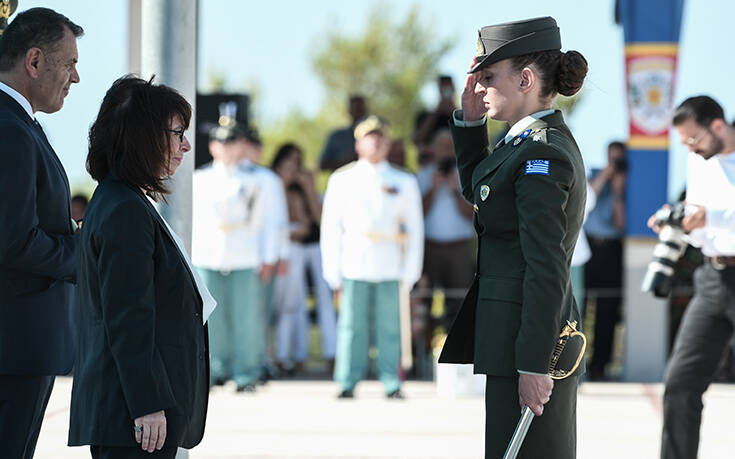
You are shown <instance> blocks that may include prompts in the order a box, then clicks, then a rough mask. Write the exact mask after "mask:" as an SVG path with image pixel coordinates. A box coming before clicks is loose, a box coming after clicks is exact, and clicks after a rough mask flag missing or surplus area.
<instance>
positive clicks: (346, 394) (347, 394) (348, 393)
mask: <svg viewBox="0 0 735 459" xmlns="http://www.w3.org/2000/svg"><path fill="white" fill-rule="evenodd" d="M337 398H339V399H349V398H355V391H354V390H352V389H345V390H343V391H342V392H340V393H339V395H337Z"/></svg>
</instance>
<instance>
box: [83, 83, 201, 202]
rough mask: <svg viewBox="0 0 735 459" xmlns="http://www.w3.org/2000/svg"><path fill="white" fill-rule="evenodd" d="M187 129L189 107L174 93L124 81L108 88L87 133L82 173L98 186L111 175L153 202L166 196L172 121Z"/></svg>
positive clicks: (162, 88) (161, 88) (147, 84)
mask: <svg viewBox="0 0 735 459" xmlns="http://www.w3.org/2000/svg"><path fill="white" fill-rule="evenodd" d="M174 117H178V118H179V119H180V120H181V123H182V124H183V127H184V129H187V128H188V127H189V121H190V120H191V105H189V103H188V102H187V101H186V99H184V98H183V97H182V96H181V94H179V93H178V92H176V90H174V89H172V88H169V87H168V86H164V85H156V84H153V78H151V79H150V80H149V81H145V80H143V79H140V78H138V77H136V76H133V75H126V76H124V77H122V78H120V79H118V80H117V81H115V82H114V83H113V84H112V87H111V88H110V89H109V90H108V91H107V94H105V98H104V99H103V100H102V106H101V107H100V112H99V114H98V115H97V119H96V120H95V122H94V124H92V127H91V128H90V129H89V153H88V155H87V171H88V172H89V174H90V175H91V176H92V178H93V179H95V180H96V181H98V182H100V181H102V180H104V179H105V177H107V175H108V174H113V175H115V176H116V177H118V178H119V179H121V180H122V181H124V182H126V183H128V184H129V185H131V186H133V187H137V188H142V189H143V190H145V192H146V193H147V194H148V195H149V196H151V197H152V198H153V199H155V200H156V201H157V200H158V199H159V198H162V197H163V195H165V194H168V192H169V191H168V189H167V188H166V185H165V181H166V177H165V176H166V171H168V167H169V161H170V157H169V156H170V149H171V148H170V147H171V136H172V135H173V134H171V133H170V132H169V131H168V129H170V122H171V119H172V118H174Z"/></svg>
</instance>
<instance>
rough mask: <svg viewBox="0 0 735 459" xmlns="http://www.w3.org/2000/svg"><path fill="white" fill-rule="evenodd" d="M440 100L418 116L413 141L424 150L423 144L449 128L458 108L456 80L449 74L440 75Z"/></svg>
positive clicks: (431, 140) (438, 83)
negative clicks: (434, 106) (432, 107)
mask: <svg viewBox="0 0 735 459" xmlns="http://www.w3.org/2000/svg"><path fill="white" fill-rule="evenodd" d="M437 89H438V90H439V102H438V103H437V105H436V108H434V110H432V111H423V112H421V113H419V115H418V116H417V117H416V130H415V131H414V133H413V143H414V144H415V145H416V147H417V148H418V149H419V151H423V150H424V148H422V146H424V145H429V144H431V143H432V142H433V140H434V137H435V136H436V133H437V131H440V130H442V129H448V127H449V122H450V121H451V119H452V112H454V110H455V109H456V108H457V107H456V105H455V99H456V97H457V94H456V92H455V89H454V82H453V81H452V77H451V76H449V75H440V76H439V78H438V79H437Z"/></svg>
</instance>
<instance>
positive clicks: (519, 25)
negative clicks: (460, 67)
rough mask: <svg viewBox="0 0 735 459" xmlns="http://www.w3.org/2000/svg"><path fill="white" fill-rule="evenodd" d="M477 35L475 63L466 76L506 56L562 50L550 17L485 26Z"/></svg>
mask: <svg viewBox="0 0 735 459" xmlns="http://www.w3.org/2000/svg"><path fill="white" fill-rule="evenodd" d="M478 35H479V36H478V38H477V60H476V62H475V65H474V66H473V67H472V68H471V69H470V71H469V73H474V72H477V71H478V70H482V69H483V68H485V67H487V66H488V65H491V64H494V63H496V62H498V61H502V60H503V59H508V58H509V57H514V56H522V55H524V54H530V53H535V52H538V51H549V50H554V49H561V36H560V35H559V27H557V25H556V21H555V20H554V18H552V17H550V16H547V17H544V18H535V19H525V20H523V21H515V22H506V23H503V24H495V25H491V26H486V27H483V28H482V29H480V30H479V31H478Z"/></svg>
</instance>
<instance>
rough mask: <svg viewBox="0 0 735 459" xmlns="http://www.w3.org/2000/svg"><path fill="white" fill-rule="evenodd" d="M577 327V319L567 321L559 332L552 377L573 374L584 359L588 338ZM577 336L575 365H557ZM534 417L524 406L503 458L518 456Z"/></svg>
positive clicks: (552, 362)
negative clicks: (568, 367)
mask: <svg viewBox="0 0 735 459" xmlns="http://www.w3.org/2000/svg"><path fill="white" fill-rule="evenodd" d="M576 327H577V321H576V320H575V321H574V322H569V321H567V324H566V325H564V328H562V330H561V333H560V334H559V340H558V341H557V342H556V346H554V352H553V353H552V354H551V362H550V363H549V376H551V379H556V380H558V379H564V378H567V377H569V376H571V375H572V373H574V371H575V370H576V369H577V367H578V366H579V362H581V361H582V356H584V350H585V348H586V347H587V338H586V337H585V336H584V334H583V333H582V332H579V331H577V328H576ZM575 336H579V337H580V338H581V339H582V347H581V349H580V351H579V355H578V356H577V359H576V361H575V362H574V365H573V366H572V368H571V369H569V370H565V369H562V368H557V367H556V366H557V364H558V363H559V358H560V357H561V354H562V352H563V351H564V348H565V347H566V345H567V342H568V341H569V340H570V339H571V338H573V337H575ZM533 417H534V414H533V411H531V409H530V408H529V407H528V406H524V407H523V411H522V412H521V419H519V420H518V425H516V430H515V431H514V432H513V436H512V437H511V438H510V443H508V448H506V450H505V454H504V455H503V459H515V458H516V456H518V451H520V449H521V445H522V444H523V439H524V438H526V434H527V433H528V428H529V427H531V422H532V421H533Z"/></svg>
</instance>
